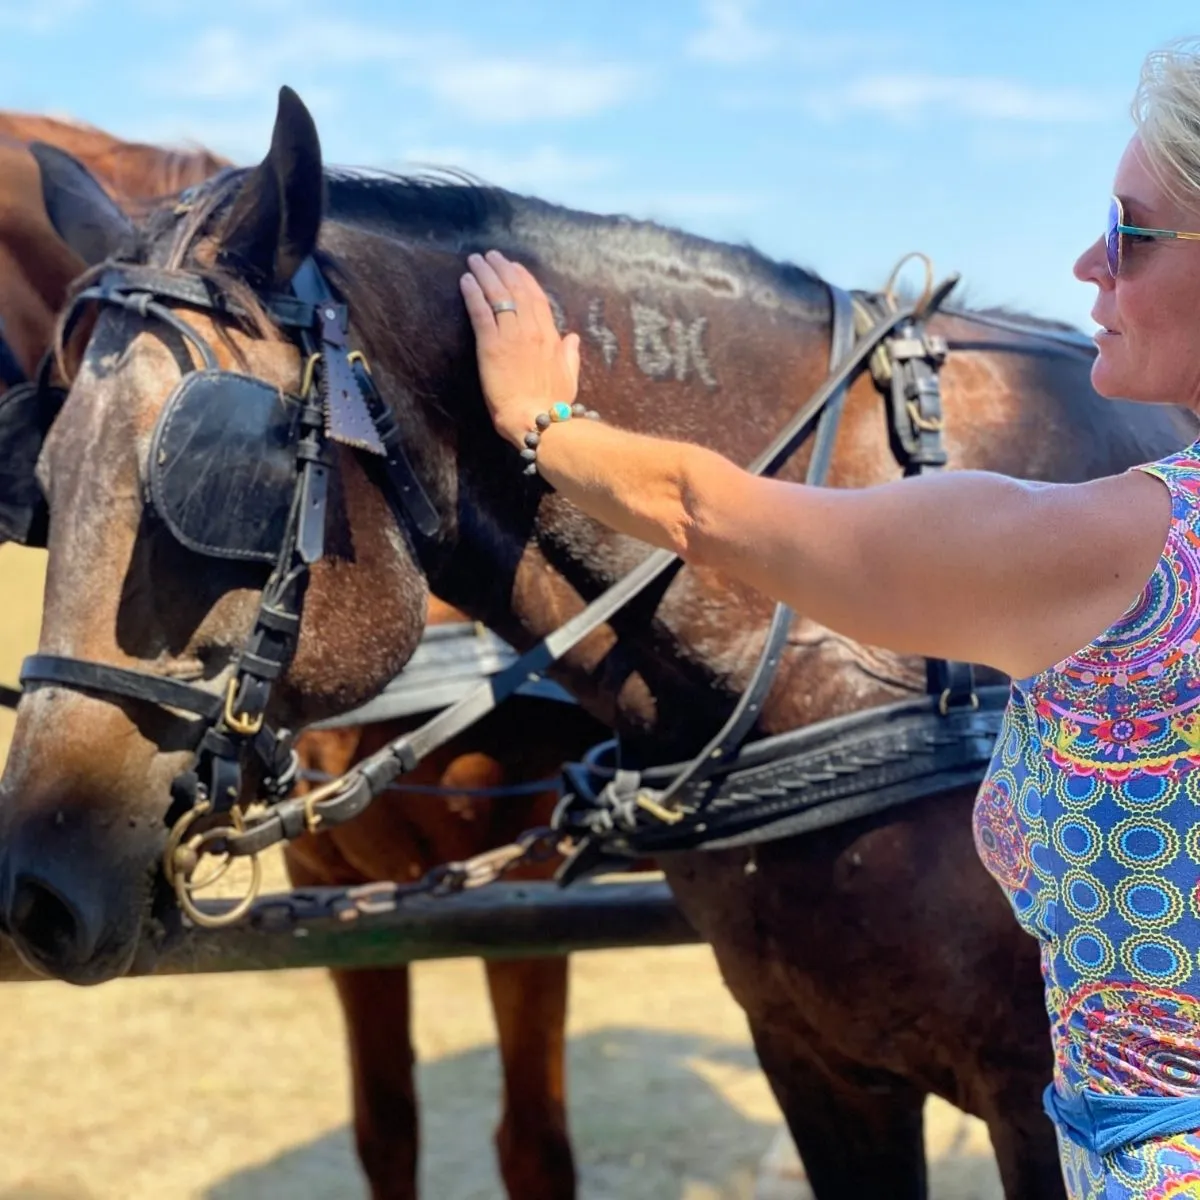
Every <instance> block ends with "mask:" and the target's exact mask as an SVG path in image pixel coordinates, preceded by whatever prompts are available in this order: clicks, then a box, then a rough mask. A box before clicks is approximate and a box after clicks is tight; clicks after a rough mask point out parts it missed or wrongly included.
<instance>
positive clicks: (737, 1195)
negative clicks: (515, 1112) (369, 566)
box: [0, 547, 1001, 1200]
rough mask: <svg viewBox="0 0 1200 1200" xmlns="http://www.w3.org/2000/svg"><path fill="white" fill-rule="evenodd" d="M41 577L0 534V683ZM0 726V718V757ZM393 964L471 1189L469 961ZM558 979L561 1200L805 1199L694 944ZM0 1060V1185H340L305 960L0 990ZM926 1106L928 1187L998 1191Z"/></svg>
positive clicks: (331, 1052) (484, 1152) (484, 1096)
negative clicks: (565, 1029)
mask: <svg viewBox="0 0 1200 1200" xmlns="http://www.w3.org/2000/svg"><path fill="white" fill-rule="evenodd" d="M41 570H42V562H41V557H40V556H38V555H34V554H30V553H29V552H25V551H21V550H18V549H14V548H11V547H4V548H0V613H2V614H3V617H2V618H0V622H2V625H0V682H12V681H13V680H15V679H16V672H17V666H18V663H19V660H20V658H21V656H22V655H23V654H25V653H27V652H28V651H29V650H31V649H32V648H33V647H34V645H35V642H36V636H37V622H38V604H39V597H40V589H41ZM10 729H11V719H10V717H9V715H8V714H7V713H4V712H3V711H0V757H2V756H3V753H4V752H5V750H6V749H7V742H8V735H9V732H10ZM275 869H276V870H278V864H277V863H276V864H275ZM414 977H415V991H416V1018H415V1039H416V1044H417V1047H418V1054H419V1057H420V1061H421V1066H420V1091H421V1098H422V1103H423V1106H424V1108H423V1121H424V1127H423V1144H422V1152H423V1162H422V1179H423V1194H424V1196H426V1197H428V1198H430V1200H493V1198H495V1197H500V1196H501V1195H502V1191H501V1188H500V1184H499V1179H498V1176H497V1174H496V1171H495V1167H494V1163H493V1157H492V1152H491V1144H490V1137H491V1127H492V1125H493V1123H494V1121H495V1118H496V1108H497V1096H498V1076H497V1065H496V1058H495V1053H494V1050H493V1046H492V1037H493V1031H492V1024H491V1016H490V1013H489V1011H488V1009H487V1002H486V992H485V988H484V984H483V975H482V972H481V970H480V968H479V964H478V963H477V962H473V961H454V962H441V963H425V964H419V965H418V966H416V967H415V968H414ZM571 986H572V995H571V1013H570V1052H569V1092H570V1105H571V1108H570V1119H571V1130H572V1135H573V1137H574V1141H575V1147H576V1155H577V1159H578V1162H579V1166H580V1173H581V1178H582V1187H581V1192H580V1195H581V1200H801V1198H803V1197H806V1196H807V1195H808V1192H807V1189H806V1188H805V1187H804V1186H803V1184H802V1183H801V1182H799V1181H798V1180H796V1179H795V1178H794V1177H789V1176H790V1172H789V1169H788V1154H787V1143H786V1140H784V1139H782V1138H780V1136H779V1135H780V1116H779V1111H778V1109H777V1107H776V1106H775V1104H774V1101H773V1100H772V1098H771V1095H770V1092H769V1090H768V1088H767V1086H766V1083H765V1081H764V1079H763V1077H762V1074H761V1073H760V1071H759V1070H758V1068H757V1065H756V1063H755V1059H754V1054H753V1051H752V1049H751V1046H750V1042H749V1038H748V1036H747V1033H746V1028H745V1024H744V1021H743V1019H742V1016H741V1013H740V1011H739V1010H738V1008H737V1007H736V1005H734V1003H733V1002H732V1000H731V999H730V998H729V996H728V995H727V994H726V992H725V990H724V988H723V987H722V985H721V982H720V980H719V978H718V976H717V973H716V970H715V967H714V966H713V963H712V959H711V956H710V954H709V952H708V951H707V949H705V948H704V947H691V946H689V947H676V948H672V949H667V950H627V951H606V952H602V953H592V954H585V955H578V956H576V957H575V959H574V960H573V967H572V985H571ZM0 1063H2V1064H3V1067H2V1072H3V1073H2V1074H0V1080H2V1083H3V1086H2V1087H0V1147H3V1151H2V1153H0V1200H185V1198H186V1200H278V1198H280V1197H288V1198H289V1200H334V1198H339V1200H340V1198H343V1197H356V1196H362V1195H363V1185H362V1180H361V1176H360V1175H359V1172H358V1168H357V1164H356V1162H355V1158H354V1153H353V1147H352V1144H351V1137H350V1133H349V1130H348V1120H349V1088H348V1076H347V1069H346V1063H345V1056H344V1053H343V1049H342V1044H341V1029H340V1016H339V1012H338V1009H337V1004H336V1000H335V998H334V993H333V990H332V988H331V986H330V985H329V983H328V981H327V979H326V977H325V975H324V973H323V972H320V971H294V972H283V973H276V974H270V973H262V974H242V975H225V976H212V977H200V978H166V979H137V980H127V981H119V982H115V983H110V984H107V985H104V986H103V987H100V988H95V989H91V990H79V989H73V988H68V987H67V986H65V985H62V984H56V983H32V984H10V985H8V986H7V987H6V988H5V989H4V991H3V993H2V994H0ZM927 1115H928V1123H927V1142H928V1146H929V1151H930V1155H931V1158H932V1160H933V1196H934V1198H935V1200H999V1198H1000V1195H1001V1193H1000V1187H999V1181H998V1177H997V1174H996V1170H995V1164H994V1161H993V1159H992V1156H991V1150H990V1146H989V1143H988V1140H987V1134H986V1131H985V1130H984V1128H983V1126H982V1125H980V1123H979V1122H977V1121H974V1120H972V1119H970V1118H968V1117H965V1116H963V1115H962V1114H961V1113H959V1112H958V1111H957V1110H955V1109H953V1108H951V1107H950V1106H949V1105H946V1104H943V1103H940V1102H931V1103H930V1105H929V1107H928V1113H927ZM764 1156H765V1157H767V1159H768V1160H769V1161H773V1162H775V1163H776V1164H781V1169H780V1170H777V1171H776V1172H775V1175H776V1176H777V1177H779V1178H777V1180H776V1182H775V1183H774V1184H768V1183H767V1182H766V1181H758V1182H756V1180H758V1177H759V1171H760V1165H761V1164H762V1162H763V1159H764ZM522 1200H526V1198H522ZM528 1200H537V1198H536V1197H531V1198H528Z"/></svg>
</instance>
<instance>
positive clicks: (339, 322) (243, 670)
mask: <svg viewBox="0 0 1200 1200" xmlns="http://www.w3.org/2000/svg"><path fill="white" fill-rule="evenodd" d="M291 292H292V294H291V295H272V296H267V297H265V298H264V299H263V307H264V309H265V310H266V312H267V313H268V314H269V315H270V316H271V318H272V319H273V320H274V321H275V322H276V323H277V324H278V325H279V326H281V327H282V328H283V329H285V330H286V331H287V332H288V333H290V334H291V335H292V336H293V337H294V338H295V340H296V341H297V342H298V344H299V347H300V349H301V351H302V353H303V355H304V364H305V366H304V375H303V379H302V381H301V386H300V389H299V393H300V394H299V396H298V399H299V403H300V411H299V419H298V434H299V436H297V438H296V439H295V443H294V455H295V465H296V475H295V485H294V489H293V492H292V496H291V500H290V506H289V512H288V519H287V524H286V528H285V532H284V534H283V537H282V541H281V544H280V545H279V548H278V554H277V556H276V558H275V561H274V565H273V566H272V568H271V571H270V575H269V577H268V579H267V582H266V585H265V586H264V588H263V591H262V597H261V600H260V602H259V606H258V610H257V613H256V615H255V619H254V623H253V626H252V628H251V631H250V634H249V636H248V637H247V639H246V642H245V644H244V645H243V648H242V650H241V652H240V654H239V655H238V658H237V660H236V662H235V664H234V669H233V672H232V675H231V677H230V678H229V680H228V683H227V685H226V687H225V690H224V692H223V693H221V694H217V693H214V692H213V691H211V690H209V689H208V688H205V687H201V686H197V685H194V684H190V683H185V682H182V681H179V680H174V679H169V678H165V677H163V676H161V675H156V674H154V673H152V672H147V671H140V670H134V669H130V668H126V667H116V666H111V665H108V664H105V663H97V662H93V661H90V660H86V659H80V658H75V657H70V656H66V655H48V654H35V655H32V656H30V657H29V658H27V659H26V660H25V662H24V664H23V665H22V669H21V684H22V687H23V688H24V690H25V691H30V690H34V689H36V688H38V687H43V686H53V687H67V688H72V689H75V690H78V691H82V692H86V693H94V694H98V695H106V696H110V697H120V698H123V699H127V700H135V701H139V702H144V703H149V704H153V705H157V706H159V707H161V708H164V709H167V710H168V711H171V712H183V713H187V714H191V715H192V716H194V717H197V718H199V723H200V725H201V729H202V732H201V733H200V735H199V737H198V740H197V742H196V745H195V747H194V750H195V761H194V763H193V764H192V766H191V767H190V768H189V769H188V770H187V771H185V772H183V773H181V774H180V775H178V776H176V778H175V779H174V780H173V782H172V785H171V797H172V805H171V810H170V813H169V815H168V821H173V829H172V833H171V837H170V839H169V843H170V844H169V847H168V850H169V852H168V858H167V861H168V868H167V870H168V876H169V877H170V878H172V881H173V882H175V883H176V884H177V887H176V890H177V892H179V893H180V894H181V895H182V892H181V890H180V886H178V885H179V884H180V883H181V881H182V879H183V877H184V876H186V875H187V874H189V872H188V871H187V869H186V867H184V869H183V875H181V873H180V870H179V868H178V866H177V862H176V857H175V851H176V850H179V849H180V848H181V847H184V839H185V836H186V835H187V834H188V832H189V831H190V829H191V827H192V825H193V824H194V823H195V821H196V820H198V819H199V818H200V817H202V816H207V815H219V814H231V823H232V826H233V827H234V828H242V827H244V826H243V822H242V815H241V810H240V809H239V808H238V807H237V805H238V800H239V798H240V796H241V794H242V764H243V761H244V760H245V759H246V758H247V757H249V756H252V757H254V758H256V759H257V760H258V763H259V765H260V768H261V779H260V788H261V791H262V793H263V796H264V797H265V798H266V799H267V801H268V802H274V801H278V800H279V799H281V798H282V797H284V796H286V795H287V794H288V793H289V792H290V791H291V790H292V788H293V785H294V783H295V778H296V757H295V754H294V752H293V750H292V735H291V734H290V733H289V732H288V731H286V730H283V731H277V730H275V729H272V728H271V727H270V726H269V725H268V724H267V723H266V712H267V708H268V705H269V703H270V699H271V690H272V686H273V684H274V683H275V682H276V681H277V680H278V679H279V678H280V677H281V676H282V675H283V673H284V672H285V671H286V670H287V667H288V665H289V663H290V662H291V660H292V657H293V655H294V653H295V649H296V645H297V641H298V637H299V630H300V617H301V609H302V607H303V597H304V591H305V587H306V584H307V580H308V575H309V571H310V569H311V567H312V566H313V564H315V563H317V562H319V561H320V560H321V558H322V557H323V556H324V552H325V526H326V518H327V508H328V479H329V471H330V469H331V465H332V463H331V458H330V452H329V451H330V442H332V441H341V442H343V443H346V444H349V445H351V446H353V447H354V448H355V449H356V450H358V451H360V452H363V453H367V454H371V455H372V456H373V457H374V458H375V459H376V460H377V462H378V463H379V465H380V466H381V468H382V477H383V479H384V481H385V490H386V493H387V496H388V499H389V501H390V503H391V506H392V508H393V510H394V511H395V512H396V515H397V518H398V519H399V520H400V521H401V522H402V523H403V524H404V525H405V526H406V527H407V528H409V529H410V530H411V531H412V532H413V534H414V536H416V537H420V538H428V537H430V536H432V535H433V534H435V533H436V531H437V528H438V524H439V518H438V514H437V511H436V509H435V508H434V506H433V504H432V502H431V501H430V500H429V497H428V495H427V494H426V492H425V490H424V488H423V487H422V485H421V483H420V481H419V480H418V478H417V476H416V474H415V472H414V471H413V468H412V465H411V463H410V462H409V460H408V457H407V455H406V453H405V450H404V447H403V445H402V442H401V438H400V431H399V428H398V426H397V425H396V422H395V419H394V417H393V416H392V412H391V410H390V409H389V408H388V407H387V405H385V404H384V403H383V400H382V398H381V397H380V395H379V392H378V390H377V389H376V387H375V385H374V382H373V381H372V379H371V374H370V368H369V366H368V365H367V363H366V360H365V358H364V357H363V356H362V355H361V354H357V353H355V352H353V351H352V350H351V348H350V345H349V337H348V315H347V310H346V306H345V305H344V304H341V303H339V302H338V301H337V300H336V299H335V298H334V296H333V293H332V291H331V289H330V287H329V285H328V283H327V281H326V280H325V278H324V276H323V274H322V273H321V270H320V268H319V267H318V266H317V264H316V262H315V261H313V260H312V259H309V260H307V261H306V262H305V263H304V265H303V266H302V267H301V269H300V271H299V272H298V273H297V275H296V276H295V278H294V279H293V280H292V283H291ZM164 301H172V302H175V303H177V304H182V305H186V306H187V307H189V308H193V309H199V310H202V311H207V312H211V313H213V314H215V315H218V316H222V317H227V318H238V317H245V316H246V314H245V313H243V312H241V311H240V310H239V309H237V308H236V307H235V306H234V305H232V304H231V303H230V302H229V301H228V300H227V299H225V298H224V297H223V296H221V295H220V294H218V293H217V292H216V290H215V289H214V288H212V287H211V286H210V285H208V284H207V283H206V281H205V280H204V279H203V278H201V277H200V276H197V275H189V274H185V273H182V272H176V271H163V270H157V269H155V268H152V267H144V266H135V265H113V266H112V267H111V268H110V269H109V270H107V271H105V272H104V273H103V274H102V275H101V277H100V280H99V282H98V283H96V284H95V285H94V286H90V287H87V288H84V289H83V290H82V291H80V292H79V293H78V294H77V295H76V296H75V297H74V299H73V301H72V303H71V306H70V308H69V309H68V311H67V313H66V315H65V318H64V331H65V332H64V340H65V338H66V337H68V336H69V335H70V331H71V329H72V328H73V327H74V325H75V324H76V322H77V321H78V319H79V317H80V315H81V314H82V313H83V311H84V310H85V308H86V306H88V305H90V304H97V305H100V306H102V307H109V308H117V309H122V310H125V311H127V312H131V313H134V314H136V315H137V316H139V317H141V318H143V319H144V320H146V321H149V322H153V323H157V324H158V325H159V326H165V327H166V328H168V329H170V330H172V331H174V332H175V333H176V334H177V335H179V336H180V337H181V338H183V339H184V341H185V342H187V343H188V344H189V345H190V346H191V347H193V348H194V349H195V351H196V353H197V354H198V356H199V359H200V362H201V364H202V366H201V368H200V369H199V371H196V369H195V368H193V372H196V374H197V375H203V376H205V377H206V378H203V379H202V380H201V381H202V382H203V383H209V381H210V380H211V383H210V386H211V387H212V388H213V389H219V388H220V387H221V386H222V383H221V381H222V379H223V378H224V379H233V380H237V379H241V378H244V377H239V376H236V375H235V373H233V372H223V371H221V370H220V367H219V364H218V360H217V356H216V354H215V352H214V351H213V349H212V347H211V346H210V345H209V344H208V342H207V341H206V340H205V339H204V338H203V337H202V336H201V335H200V334H199V333H197V332H196V330H195V329H194V328H192V326H191V325H189V324H188V323H187V322H186V321H184V320H183V319H182V318H180V317H179V316H177V315H176V314H175V313H174V312H173V311H172V310H171V309H170V308H169V307H167V305H166V304H165V303H164ZM193 372H188V373H186V374H185V375H184V378H183V380H182V381H181V383H180V385H179V387H183V386H184V385H185V384H186V383H187V382H188V380H189V376H192V375H193ZM176 390H177V391H178V388H177V389H176ZM211 840H212V835H211V831H209V832H206V833H203V834H198V835H195V837H194V839H193V841H192V843H190V844H189V845H190V850H187V851H185V853H184V854H183V858H184V859H186V858H187V855H188V853H191V854H196V855H198V854H200V853H202V852H203V850H204V849H205V848H207V846H208V845H209V843H210V842H211ZM239 915H240V914H239Z"/></svg>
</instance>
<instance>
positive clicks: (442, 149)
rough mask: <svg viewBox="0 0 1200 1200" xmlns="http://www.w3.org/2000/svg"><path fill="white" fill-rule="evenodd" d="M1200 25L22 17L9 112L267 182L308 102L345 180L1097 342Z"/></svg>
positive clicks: (1120, 15)
mask: <svg viewBox="0 0 1200 1200" xmlns="http://www.w3.org/2000/svg"><path fill="white" fill-rule="evenodd" d="M1131 14H1133V15H1132V16H1131ZM1189 33H1200V12H1198V11H1197V10H1196V7H1195V2H1194V0H1192V2H1191V3H1189V4H1185V3H1184V0H1155V3H1153V4H1146V5H1141V6H1135V7H1134V8H1132V9H1131V8H1130V6H1129V5H1128V3H1121V4H1118V3H1116V0H1088V3H1086V4H1084V3H1077V2H1075V0H1069V2H1063V0H1059V2H1056V0H1040V2H1037V3H1035V2H1034V0H1005V2H1004V3H1001V4H997V3H992V2H985V3H980V2H970V0H968V2H967V3H963V0H954V2H953V3H951V2H949V0H945V2H943V0H907V2H906V3H904V4H903V5H900V4H896V3H894V2H892V3H883V2H881V0H861V2H859V0H842V2H841V3H832V2H830V0H757V2H756V0H642V2H641V3H637V2H634V0H598V2H597V3H594V4H591V5H580V4H577V3H570V2H568V3H563V0H553V2H549V0H487V2H485V0H440V2H438V3H423V4H420V5H417V4H411V3H406V2H403V0H393V2H390V3H388V2H385V0H341V2H340V3H324V4H317V3H315V2H312V0H241V2H240V3H236V4H231V3H223V2H220V0H216V2H210V0H205V2H202V3H196V2H195V0H186V2H185V0H15V2H14V0H0V36H2V37H3V39H4V44H5V49H6V51H7V53H6V54H5V70H4V75H3V87H2V89H0V103H3V105H4V106H6V107H9V108H16V109H22V110H27V111H41V112H53V113H60V114H61V113H66V114H70V115H72V116H75V117H77V118H80V119H83V120H86V121H90V122H92V123H94V124H97V125H101V126H103V127H105V128H107V129H109V130H111V131H112V132H114V133H117V134H119V135H121V136H125V137H131V138H141V139H147V140H153V141H167V142H178V141H180V140H183V139H193V140H197V141H201V142H205V143H207V144H208V145H210V146H212V147H213V148H215V149H217V150H219V151H222V152H223V153H225V154H228V155H230V156H231V157H233V158H235V159H237V160H239V161H244V162H249V161H254V160H257V159H258V158H259V157H261V155H262V153H263V152H264V151H265V149H266V145H267V141H268V138H269V133H270V122H271V118H272V115H273V111H274V97H275V93H276V90H277V88H278V86H279V85H280V84H281V83H289V84H291V85H292V86H293V87H295V88H296V89H297V90H298V91H299V92H300V94H301V96H303V97H304V99H305V101H306V102H307V103H308V105H309V107H310V108H311V109H312V110H313V113H314V115H315V116H316V119H317V124H318V128H319V129H320V132H321V139H322V144H323V146H324V149H325V155H326V159H327V161H329V162H333V163H345V164H355V165H370V166H381V167H388V168H393V169H395V168H403V167H404V166H405V165H406V164H412V163H414V162H421V163H430V162H436V163H442V164H447V165H455V166H459V167H462V168H466V169H468V170H471V171H474V172H475V173H477V174H479V175H482V176H483V177H485V178H487V179H489V180H490V181H492V182H495V183H500V184H503V185H505V186H509V187H512V188H514V189H516V190H519V191H526V192H531V193H533V194H536V195H539V196H542V197H544V198H546V199H550V200H556V201H559V202H562V203H566V204H570V205H573V206H575V207H579V208H586V209H590V210H593V211H599V212H626V213H630V214H632V215H635V216H639V217H650V218H653V219H656V220H661V221H665V222H668V223H670V224H674V225H678V226H681V227H683V228H685V229H689V230H692V231H694V232H696V233H702V234H705V235H707V236H711V237H716V238H720V239H724V240H729V241H735V242H741V241H749V242H751V243H753V244H754V245H755V246H757V247H758V248H759V249H760V250H762V251H763V252H764V253H766V254H769V255H771V256H773V257H776V258H783V259H790V260H792V261H795V262H799V263H801V264H803V265H805V266H808V267H812V268H814V269H816V270H817V271H819V272H820V273H821V274H823V275H825V276H826V277H828V278H831V279H833V280H834V281H836V282H837V283H840V284H842V285H843V286H851V287H857V286H876V285H878V284H880V283H882V281H883V279H884V277H885V276H886V274H887V271H888V270H889V269H890V267H891V265H892V263H893V261H894V260H895V259H896V258H897V257H899V255H900V254H902V253H904V252H905V251H908V250H913V249H920V250H923V251H925V252H926V253H928V254H930V255H931V256H932V257H933V259H934V262H935V264H936V266H937V268H938V270H939V274H945V273H947V272H949V271H951V270H957V271H961V272H962V273H963V276H964V278H965V280H966V281H967V283H968V284H969V288H970V295H971V297H972V298H973V299H975V300H977V301H980V302H986V303H1007V304H1013V305H1016V306H1018V307H1020V308H1023V309H1027V310H1030V311H1033V312H1037V313H1040V314H1043V315H1046V316H1054V317H1059V318H1062V319H1066V320H1071V321H1074V322H1076V323H1078V324H1080V325H1081V326H1083V327H1084V328H1088V329H1090V328H1091V324H1090V322H1089V320H1088V311H1089V309H1090V307H1091V302H1092V289H1090V288H1088V287H1085V286H1083V285H1081V284H1078V283H1076V282H1075V281H1074V280H1073V279H1072V277H1071V273H1070V271H1071V264H1072V262H1073V261H1074V258H1075V256H1076V255H1077V253H1078V252H1079V250H1080V249H1082V247H1083V246H1084V245H1085V244H1086V243H1087V242H1088V241H1090V240H1091V239H1092V238H1093V237H1095V235H1096V233H1097V232H1098V230H1099V225H1100V222H1101V220H1102V218H1103V215H1104V211H1105V208H1106V202H1107V196H1108V193H1109V190H1110V185H1111V180H1112V173H1113V169H1114V167H1115V165H1116V161H1117V158H1118V157H1119V155H1120V152H1121V149H1122V148H1123V146H1124V144H1125V141H1126V140H1127V138H1128V136H1129V132H1130V123H1129V117H1128V103H1129V98H1130V95H1131V93H1132V90H1133V87H1134V85H1135V83H1136V79H1137V73H1138V67H1139V65H1140V62H1141V59H1142V57H1143V55H1144V54H1145V52H1146V51H1147V50H1149V49H1151V48H1152V47H1154V46H1155V45H1157V44H1159V43H1161V42H1163V41H1165V40H1166V39H1168V38H1170V37H1174V36H1178V35H1182V34H1189Z"/></svg>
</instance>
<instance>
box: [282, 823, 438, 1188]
mask: <svg viewBox="0 0 1200 1200" xmlns="http://www.w3.org/2000/svg"><path fill="white" fill-rule="evenodd" d="M310 841H311V844H308V843H306V844H305V845H303V846H290V847H288V851H287V855H286V857H287V867H288V874H289V875H290V876H291V879H292V883H293V884H295V885H296V886H297V887H310V886H315V885H321V884H328V883H334V882H341V880H340V879H339V878H338V877H337V876H338V874H339V871H338V869H337V866H336V865H335V864H333V863H331V864H330V865H329V869H328V871H323V870H322V869H321V852H322V851H324V852H325V854H326V855H328V856H330V857H331V858H332V856H334V855H335V854H336V851H335V850H334V848H333V847H332V845H330V844H328V843H323V842H321V841H320V840H319V839H312V840H310ZM342 869H344V868H342ZM329 974H330V976H331V978H332V979H333V984H334V987H335V988H337V994H338V999H339V1000H340V1001H341V1005H342V1015H343V1017H344V1019H345V1022H346V1039H347V1044H348V1046H349V1051H350V1074H351V1078H352V1081H353V1088H354V1141H355V1145H356V1147H357V1149H358V1158H359V1162H360V1163H361V1164H362V1168H363V1173H364V1174H365V1175H366V1177H367V1184H368V1187H369V1188H370V1193H371V1200H416V1198H417V1145H418V1143H417V1137H418V1118H417V1093H416V1084H415V1081H414V1078H413V1063H414V1056H413V1048H412V1034H411V1029H410V1011H411V1010H410V991H409V978H408V968H407V967H387V968H377V969H371V970H356V971H330V972H329Z"/></svg>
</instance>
